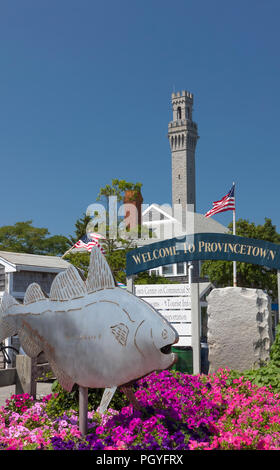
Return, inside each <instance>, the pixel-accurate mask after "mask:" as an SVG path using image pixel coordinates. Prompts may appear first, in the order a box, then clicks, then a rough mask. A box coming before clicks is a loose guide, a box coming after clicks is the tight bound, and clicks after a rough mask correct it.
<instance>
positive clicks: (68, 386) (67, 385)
mask: <svg viewBox="0 0 280 470" xmlns="http://www.w3.org/2000/svg"><path fill="white" fill-rule="evenodd" d="M44 353H45V356H46V358H47V360H48V362H49V364H50V367H51V369H52V371H53V373H54V375H55V377H56V378H57V380H58V382H59V383H60V385H61V386H62V387H63V388H64V390H66V391H67V392H71V390H72V387H73V385H74V383H75V382H74V381H73V379H71V377H69V375H67V374H66V372H64V371H63V370H62V369H61V368H60V367H59V366H58V365H57V363H56V362H55V360H54V359H53V358H52V357H51V356H50V355H49V354H48V352H47V351H45V350H44Z"/></svg>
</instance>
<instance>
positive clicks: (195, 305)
mask: <svg viewBox="0 0 280 470" xmlns="http://www.w3.org/2000/svg"><path fill="white" fill-rule="evenodd" d="M191 306H192V350H193V373H194V374H200V298H199V283H198V282H192V284H191Z"/></svg>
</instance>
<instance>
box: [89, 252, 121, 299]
mask: <svg viewBox="0 0 280 470" xmlns="http://www.w3.org/2000/svg"><path fill="white" fill-rule="evenodd" d="M113 287H116V284H115V281H114V277H113V274H112V272H111V269H110V267H109V265H108V263H107V261H106V258H105V256H104V255H103V254H102V253H101V250H100V249H99V248H97V247H93V248H92V250H91V255H90V263H89V269H88V277H87V280H86V288H87V292H88V293H91V292H95V291H98V290H101V289H106V288H113Z"/></svg>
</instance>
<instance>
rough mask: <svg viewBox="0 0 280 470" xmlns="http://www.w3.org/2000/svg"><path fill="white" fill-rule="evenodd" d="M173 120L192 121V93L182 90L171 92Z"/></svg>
mask: <svg viewBox="0 0 280 470" xmlns="http://www.w3.org/2000/svg"><path fill="white" fill-rule="evenodd" d="M171 98H172V110H173V121H181V120H182V119H184V120H189V121H192V107H193V94H192V93H190V92H189V91H186V90H183V91H182V92H180V91H178V92H177V93H172V96H171Z"/></svg>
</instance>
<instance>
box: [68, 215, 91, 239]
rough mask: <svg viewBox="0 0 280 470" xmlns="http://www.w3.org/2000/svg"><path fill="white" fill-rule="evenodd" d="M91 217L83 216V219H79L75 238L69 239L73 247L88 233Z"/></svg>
mask: <svg viewBox="0 0 280 470" xmlns="http://www.w3.org/2000/svg"><path fill="white" fill-rule="evenodd" d="M90 220H91V217H90V216H89V215H86V214H83V215H82V217H80V218H79V219H77V221H76V223H75V227H76V229H75V231H74V236H71V235H70V237H69V240H70V243H71V245H74V244H75V243H76V242H77V241H78V240H80V239H81V238H82V237H83V236H84V235H86V233H87V225H88V223H89V222H90Z"/></svg>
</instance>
